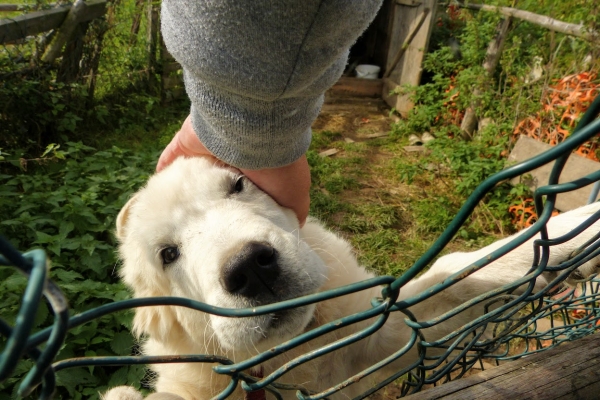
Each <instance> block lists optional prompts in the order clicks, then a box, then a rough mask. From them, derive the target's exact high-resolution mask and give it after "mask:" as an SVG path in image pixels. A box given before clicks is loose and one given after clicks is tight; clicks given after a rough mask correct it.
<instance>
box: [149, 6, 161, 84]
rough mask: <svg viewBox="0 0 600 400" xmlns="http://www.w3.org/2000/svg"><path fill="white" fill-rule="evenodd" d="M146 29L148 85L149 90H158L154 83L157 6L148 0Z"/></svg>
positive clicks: (156, 46)
mask: <svg viewBox="0 0 600 400" xmlns="http://www.w3.org/2000/svg"><path fill="white" fill-rule="evenodd" d="M146 11H147V13H146V15H147V18H148V28H147V31H146V51H147V53H148V84H149V86H150V88H153V89H158V90H160V89H159V86H158V82H157V81H156V73H157V71H158V61H157V50H158V35H159V26H158V6H157V5H156V4H155V3H154V0H148V4H147V9H146Z"/></svg>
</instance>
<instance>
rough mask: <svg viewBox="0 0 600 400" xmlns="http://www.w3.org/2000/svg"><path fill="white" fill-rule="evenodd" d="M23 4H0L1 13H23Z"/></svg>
mask: <svg viewBox="0 0 600 400" xmlns="http://www.w3.org/2000/svg"><path fill="white" fill-rule="evenodd" d="M23 10H25V6H24V5H23V4H0V12H11V11H23Z"/></svg>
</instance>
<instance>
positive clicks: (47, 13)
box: [0, 0, 106, 44]
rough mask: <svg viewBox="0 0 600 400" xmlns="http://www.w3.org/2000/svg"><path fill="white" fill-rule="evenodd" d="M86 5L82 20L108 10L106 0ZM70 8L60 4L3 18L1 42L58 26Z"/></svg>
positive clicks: (91, 0) (0, 28) (92, 0)
mask: <svg viewBox="0 0 600 400" xmlns="http://www.w3.org/2000/svg"><path fill="white" fill-rule="evenodd" d="M86 6H87V7H86V11H85V13H83V14H82V15H81V19H80V22H85V21H90V20H92V19H94V18H98V17H101V16H103V15H104V13H105V12H106V0H89V1H87V2H86ZM70 9H71V6H60V7H56V8H52V9H50V10H43V11H35V12H32V13H29V14H24V15H20V16H18V17H15V18H11V19H1V20H0V44H2V43H8V42H13V41H15V40H19V39H23V38H25V37H27V36H31V35H37V34H38V33H42V32H46V31H49V30H51V29H54V28H57V27H59V26H60V25H61V24H62V23H63V21H64V20H65V18H66V17H67V14H68V12H69V10H70Z"/></svg>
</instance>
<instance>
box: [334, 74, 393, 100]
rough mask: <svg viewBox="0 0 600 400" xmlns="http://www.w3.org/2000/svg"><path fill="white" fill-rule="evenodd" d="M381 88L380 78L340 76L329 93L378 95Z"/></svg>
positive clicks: (363, 95) (359, 95)
mask: <svg viewBox="0 0 600 400" xmlns="http://www.w3.org/2000/svg"><path fill="white" fill-rule="evenodd" d="M382 88H383V81H382V80H381V79H362V78H350V77H345V76H342V77H341V78H340V79H339V80H338V81H337V82H336V83H335V85H333V86H332V87H331V89H329V90H330V92H331V94H334V95H336V94H346V95H352V96H358V97H379V96H381V90H382Z"/></svg>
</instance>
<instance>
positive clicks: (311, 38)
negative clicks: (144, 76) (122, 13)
mask: <svg viewBox="0 0 600 400" xmlns="http://www.w3.org/2000/svg"><path fill="white" fill-rule="evenodd" d="M381 1H382V0H270V1H269V0H245V1H244V0H163V2H162V15H161V18H162V33H163V37H164V40H165V43H166V45H167V48H168V49H169V51H170V52H171V54H172V55H173V56H174V57H175V58H176V59H177V61H179V62H180V63H181V65H182V66H183V70H184V79H185V87H186V91H187V93H188V95H189V97H190V99H191V101H192V110H191V116H192V123H193V126H194V130H195V131H196V133H197V135H198V137H199V138H200V140H201V141H202V143H203V144H204V145H205V146H206V148H207V149H208V150H210V151H211V152H212V153H213V154H214V155H215V156H217V157H218V158H219V159H221V160H223V161H225V162H227V163H229V164H231V165H233V166H236V167H239V168H247V169H261V168H272V167H279V166H283V165H287V164H290V163H292V162H293V161H295V160H296V159H298V158H299V157H300V156H302V154H304V153H305V152H306V150H307V149H308V146H309V144H310V140H311V128H310V127H311V124H312V122H313V121H314V120H315V118H316V117H317V115H318V113H319V111H320V109H321V105H322V104H323V95H324V92H325V91H326V90H327V89H328V88H329V87H330V86H332V85H333V84H334V83H335V82H336V80H337V79H338V78H339V77H340V75H341V74H342V72H343V70H344V67H345V65H346V62H347V58H348V51H349V48H350V46H351V45H352V44H353V43H354V42H355V41H356V39H357V38H358V36H359V35H360V34H361V33H362V32H363V31H364V30H365V29H366V27H367V26H368V24H369V23H370V22H371V21H372V19H373V18H374V17H375V14H376V12H377V10H378V9H379V6H380V5H381Z"/></svg>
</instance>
